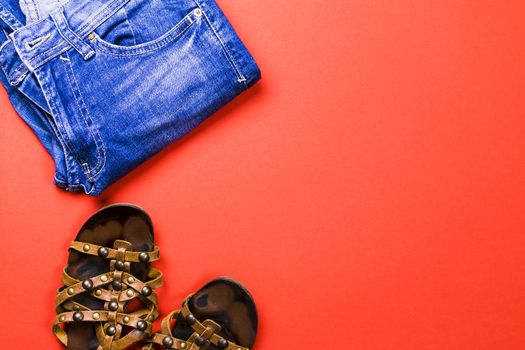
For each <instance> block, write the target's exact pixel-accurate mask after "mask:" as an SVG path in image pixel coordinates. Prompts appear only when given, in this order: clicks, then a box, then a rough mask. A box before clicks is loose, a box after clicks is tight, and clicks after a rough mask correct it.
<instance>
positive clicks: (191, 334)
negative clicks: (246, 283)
mask: <svg viewBox="0 0 525 350" xmlns="http://www.w3.org/2000/svg"><path fill="white" fill-rule="evenodd" d="M257 323H258V321H257V309H256V307H255V303H254V301H253V298H252V297H251V295H250V293H249V292H248V291H247V290H246V289H245V288H244V287H243V286H242V285H241V284H240V283H238V282H236V281H234V280H232V279H229V278H218V279H215V280H213V281H211V282H209V283H208V284H206V285H205V286H204V287H202V288H201V289H200V290H199V291H198V292H197V293H195V294H192V295H190V296H189V297H188V298H186V300H184V302H183V303H182V307H181V309H180V310H177V311H174V312H172V313H171V314H170V315H168V317H166V318H165V319H164V320H163V321H162V329H161V331H160V332H158V333H155V334H154V335H153V336H152V338H151V340H150V342H149V344H146V345H145V346H144V347H143V350H152V349H156V346H160V348H163V349H169V350H172V349H177V350H200V349H203V350H204V349H207V350H224V349H226V350H249V349H252V348H253V345H254V343H255V337H256V335H257Z"/></svg>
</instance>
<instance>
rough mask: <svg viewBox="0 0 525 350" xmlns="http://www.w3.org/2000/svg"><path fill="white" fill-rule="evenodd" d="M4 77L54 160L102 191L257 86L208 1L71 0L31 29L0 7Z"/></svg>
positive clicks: (254, 72)
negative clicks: (231, 101)
mask: <svg viewBox="0 0 525 350" xmlns="http://www.w3.org/2000/svg"><path fill="white" fill-rule="evenodd" d="M0 26H1V27H2V29H3V30H2V31H0V45H1V46H0V66H1V68H2V72H1V73H0V78H1V80H2V83H3V84H4V85H5V86H6V88H7V90H8V93H9V97H10V99H11V102H12V104H13V106H14V107H15V109H16V110H17V111H18V113H19V114H20V116H21V117H22V118H23V119H24V120H25V121H26V122H27V123H28V124H29V126H30V127H31V128H32V129H33V131H34V132H35V133H36V135H37V136H38V137H39V139H40V140H41V142H42V144H43V145H44V147H45V148H46V149H47V151H48V152H49V154H50V155H51V156H52V157H53V159H54V160H55V165H56V173H55V184H56V185H58V186H59V187H62V188H65V189H67V190H70V191H84V192H86V193H88V194H92V195H97V194H100V193H101V192H102V191H103V190H104V189H105V188H106V187H107V186H109V185H110V184H112V183H113V182H115V181H116V180H118V179H119V178H120V177H122V176H124V175H125V174H127V173H128V172H129V171H131V170H132V169H133V168H135V167H136V166H137V165H139V164H140V163H142V162H143V161H145V160H146V159H148V158H150V157H151V156H153V155H154V154H155V153H157V152H159V151H160V150H162V149H163V148H164V147H166V146H167V145H168V144H170V143H172V142H173V141H175V140H177V139H179V138H180V137H182V136H183V135H185V134H186V133H188V132H189V131H190V130H191V129H193V128H194V127H195V126H197V125H198V124H199V123H200V122H202V121H203V120H204V119H205V118H207V117H208V116H209V115H210V114H212V113H213V112H215V111H216V110H218V109H219V108H220V107H222V106H224V105H225V104H226V103H228V102H229V101H230V100H232V99H233V98H235V97H236V96H237V95H239V94H240V93H241V92H243V91H244V90H246V89H247V88H249V87H250V86H252V85H253V84H254V83H255V82H257V81H258V80H259V79H260V71H259V68H258V67H257V65H256V63H255V62H254V60H253V58H252V56H251V55H250V53H249V52H248V51H247V49H246V47H245V46H244V45H243V43H242V42H241V40H240V39H239V37H238V36H237V34H236V33H235V31H234V30H233V28H232V27H231V25H230V23H229V22H228V20H227V19H226V17H225V16H224V14H223V13H222V11H221V10H220V9H219V7H218V6H217V4H216V3H215V2H214V1H213V0H163V1H159V0H155V1H152V0H71V1H69V2H67V3H65V4H63V5H60V6H59V7H58V8H56V9H54V10H53V11H52V12H51V13H50V14H49V15H48V16H44V17H43V18H42V19H40V20H37V21H34V22H31V23H29V22H26V17H25V14H24V13H23V9H22V8H21V7H20V5H19V4H18V2H17V1H15V0H0Z"/></svg>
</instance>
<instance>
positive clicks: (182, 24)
mask: <svg viewBox="0 0 525 350" xmlns="http://www.w3.org/2000/svg"><path fill="white" fill-rule="evenodd" d="M194 17H195V16H194V10H193V11H191V12H190V13H189V14H187V15H186V16H184V18H183V19H181V20H180V21H179V22H178V23H177V24H175V26H173V27H172V28H171V29H170V30H169V31H167V32H166V33H164V34H163V35H161V36H160V37H158V38H157V39H154V40H151V41H148V42H145V43H142V44H138V45H133V46H118V45H114V44H111V43H109V42H106V41H104V40H103V39H102V38H100V37H99V36H98V35H96V34H95V39H94V40H93V43H94V44H95V47H96V48H98V49H99V50H100V51H102V52H103V53H105V54H108V55H112V56H123V57H127V56H137V55H145V54H148V53H152V52H155V51H157V50H160V49H161V48H163V47H165V46H167V45H168V44H170V43H172V42H174V41H176V40H177V39H179V38H180V37H181V36H182V35H183V34H184V33H186V32H187V31H188V30H189V29H190V28H191V27H192V26H193V24H195V23H196V22H197V21H198V19H197V18H194Z"/></svg>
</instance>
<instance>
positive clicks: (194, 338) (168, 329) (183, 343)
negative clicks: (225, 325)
mask: <svg viewBox="0 0 525 350" xmlns="http://www.w3.org/2000/svg"><path fill="white" fill-rule="evenodd" d="M192 296H193V294H191V295H189V296H188V297H187V298H186V299H185V300H184V302H183V303H182V307H181V309H180V310H176V311H173V312H172V313H170V314H169V315H168V316H167V317H166V318H164V319H163V320H162V325H161V331H160V332H157V333H155V334H153V336H152V337H151V339H150V342H149V343H148V344H146V345H145V346H144V347H143V348H142V349H143V350H152V349H154V347H153V344H159V345H162V346H164V347H167V346H166V342H167V341H168V342H169V343H170V344H171V345H170V346H169V347H167V348H169V349H174V350H200V349H206V348H207V347H208V345H209V344H210V343H211V344H213V345H214V346H215V347H219V348H221V349H224V350H249V349H248V348H245V347H242V346H240V345H237V344H235V343H233V342H231V341H229V340H228V339H225V338H223V337H221V336H220V335H219V334H217V333H218V332H220V330H221V326H219V325H218V324H217V323H215V322H214V321H212V320H210V319H207V320H205V321H203V322H200V321H199V320H197V319H196V318H195V317H192V316H193V315H192V313H191V311H190V308H189V300H190V299H191V297H192ZM179 317H183V318H185V319H186V320H187V319H188V318H190V317H191V318H192V320H193V319H194V320H195V322H193V323H192V324H190V323H188V322H187V324H188V325H189V326H190V327H191V328H192V329H193V331H194V332H193V334H192V335H191V336H190V337H189V338H188V339H187V340H182V339H178V338H175V337H174V336H173V333H172V328H173V327H172V322H173V321H175V322H177V319H178V318H179ZM224 341H226V342H227V345H226V346H223V347H220V346H219V343H220V342H221V343H223V342H224ZM197 343H201V345H198V344H197Z"/></svg>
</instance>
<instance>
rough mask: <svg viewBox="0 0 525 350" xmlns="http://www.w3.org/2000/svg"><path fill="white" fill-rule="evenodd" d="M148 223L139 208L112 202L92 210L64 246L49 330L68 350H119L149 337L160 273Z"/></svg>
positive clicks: (147, 217)
mask: <svg viewBox="0 0 525 350" xmlns="http://www.w3.org/2000/svg"><path fill="white" fill-rule="evenodd" d="M158 259H159V249H158V247H156V246H155V245H154V243H153V225H152V222H151V219H150V218H149V216H148V214H146V213H145V212H144V210H142V209H141V208H138V207H136V206H132V205H128V204H116V205H112V206H109V207H106V208H104V209H102V210H100V211H98V212H97V213H95V214H94V215H93V216H92V217H91V218H90V219H89V220H87V221H86V223H85V224H84V225H83V226H82V228H81V229H80V231H79V233H78V235H77V237H76V239H75V241H74V242H72V243H71V245H70V249H69V259H68V264H67V266H66V267H65V269H64V272H63V275H62V281H63V283H64V285H63V286H62V287H61V288H60V289H59V290H58V292H57V295H56V312H57V316H56V318H55V321H54V324H53V332H54V333H55V335H56V336H57V338H58V339H59V340H60V341H61V342H62V344H64V345H65V346H66V348H67V349H68V350H121V349H125V348H128V347H129V346H131V345H133V344H137V343H140V342H141V341H142V340H144V339H147V338H149V337H150V335H151V325H152V323H153V321H154V320H155V319H156V318H157V317H158V311H157V305H158V301H157V294H156V293H155V292H154V291H153V289H154V288H157V287H160V286H161V284H162V274H161V273H160V272H159V271H158V270H156V269H154V268H152V267H151V266H150V265H151V262H153V261H156V260H158Z"/></svg>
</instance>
